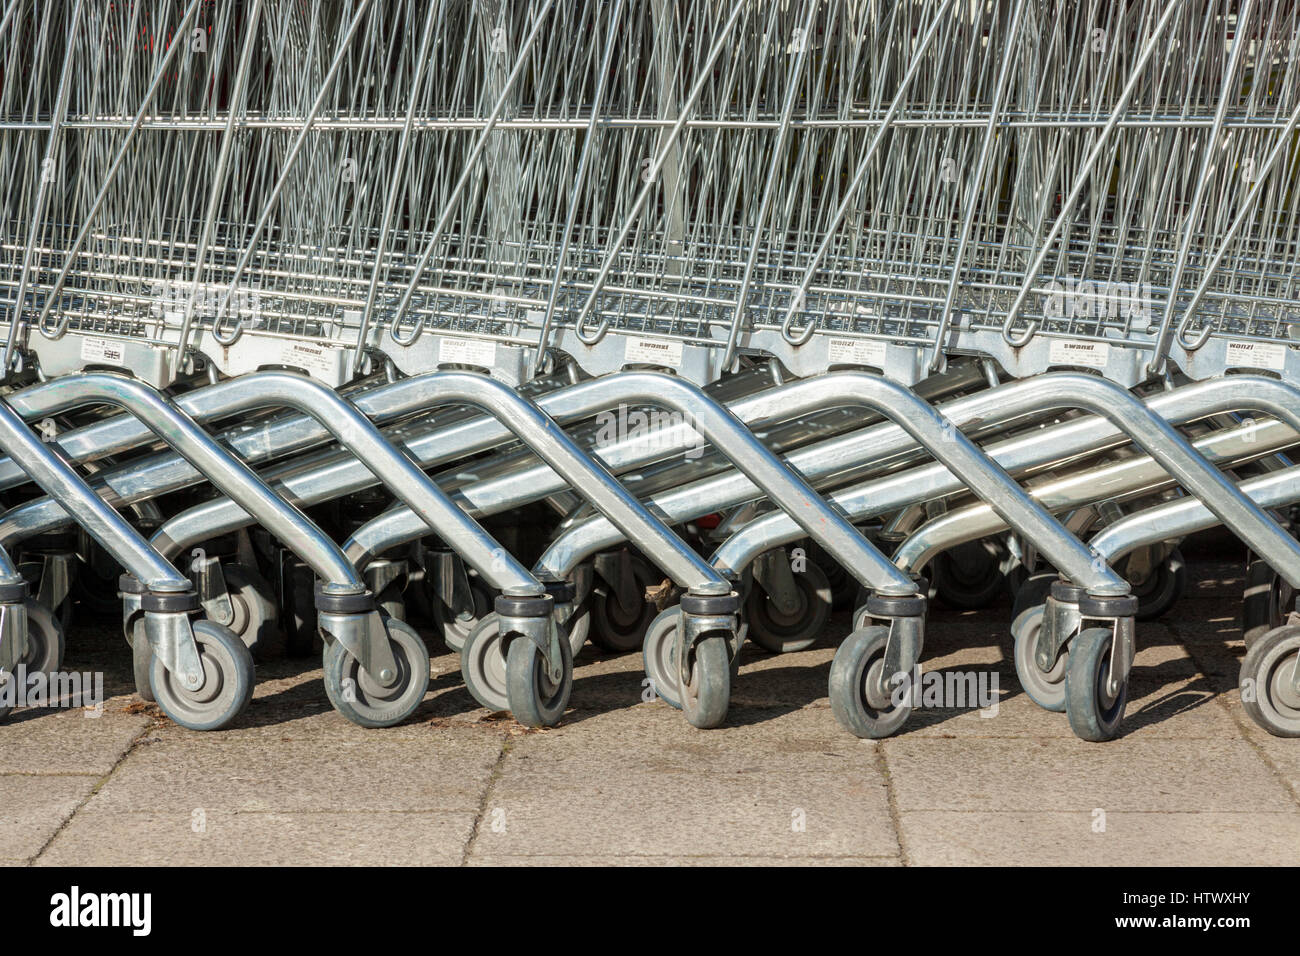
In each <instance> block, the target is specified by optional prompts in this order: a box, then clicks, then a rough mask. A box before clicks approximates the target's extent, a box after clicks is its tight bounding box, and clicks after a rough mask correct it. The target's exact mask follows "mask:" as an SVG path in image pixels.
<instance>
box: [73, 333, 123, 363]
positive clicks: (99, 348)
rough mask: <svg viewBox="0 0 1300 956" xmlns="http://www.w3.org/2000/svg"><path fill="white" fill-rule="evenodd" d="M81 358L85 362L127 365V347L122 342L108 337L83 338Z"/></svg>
mask: <svg viewBox="0 0 1300 956" xmlns="http://www.w3.org/2000/svg"><path fill="white" fill-rule="evenodd" d="M81 360H82V361H83V362H99V363H107V364H109V365H125V364H126V349H125V348H124V347H123V345H122V343H121V342H112V341H110V340H108V339H82V340H81Z"/></svg>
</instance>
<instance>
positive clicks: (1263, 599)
mask: <svg viewBox="0 0 1300 956" xmlns="http://www.w3.org/2000/svg"><path fill="white" fill-rule="evenodd" d="M1293 607H1295V590H1294V589H1293V588H1292V587H1291V585H1289V584H1287V583H1286V581H1284V580H1282V578H1281V577H1280V576H1279V575H1278V574H1277V573H1276V572H1274V570H1273V569H1272V568H1271V567H1269V566H1268V565H1267V564H1265V563H1264V562H1263V561H1261V560H1260V559H1259V558H1254V559H1253V560H1251V562H1250V564H1249V565H1247V567H1246V593H1245V596H1244V597H1243V598H1242V602H1241V631H1242V637H1244V638H1245V640H1246V648H1247V649H1249V648H1250V647H1251V646H1252V645H1254V643H1255V642H1256V641H1257V640H1259V639H1260V638H1261V637H1263V636H1264V635H1265V634H1268V633H1269V632H1270V631H1272V630H1274V629H1276V628H1279V627H1281V626H1282V624H1283V622H1284V621H1285V620H1286V616H1287V614H1288V613H1289V611H1290V609H1291V608H1293Z"/></svg>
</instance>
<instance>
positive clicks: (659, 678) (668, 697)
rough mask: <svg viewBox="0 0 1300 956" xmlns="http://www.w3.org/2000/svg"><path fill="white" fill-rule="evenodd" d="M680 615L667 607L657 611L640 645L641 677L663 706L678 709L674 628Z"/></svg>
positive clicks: (675, 628) (675, 632)
mask: <svg viewBox="0 0 1300 956" xmlns="http://www.w3.org/2000/svg"><path fill="white" fill-rule="evenodd" d="M680 621H681V611H680V610H679V609H678V608H676V607H670V608H667V609H665V610H663V611H660V612H659V614H658V615H656V616H655V619H654V620H653V621H651V622H650V627H649V628H647V629H646V633H645V641H644V642H643V643H642V645H641V660H642V662H643V663H644V664H645V676H646V678H647V679H648V680H649V681H650V686H651V687H652V688H653V689H654V692H655V694H656V695H657V696H658V697H659V699H660V700H662V701H663V702H664V703H665V704H667V705H668V706H670V707H675V708H677V709H678V710H681V709H682V699H681V688H680V687H679V686H678V684H679V683H680V682H679V680H678V678H677V627H678V625H679V623H680Z"/></svg>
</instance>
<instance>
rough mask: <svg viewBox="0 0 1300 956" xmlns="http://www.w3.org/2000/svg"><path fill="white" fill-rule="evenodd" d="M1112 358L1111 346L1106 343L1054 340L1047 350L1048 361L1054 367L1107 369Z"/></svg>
mask: <svg viewBox="0 0 1300 956" xmlns="http://www.w3.org/2000/svg"><path fill="white" fill-rule="evenodd" d="M1109 358H1110V346H1109V345H1107V344H1106V343H1105V342H1075V341H1071V340H1070V339H1052V344H1051V345H1050V346H1049V347H1048V350H1047V360H1048V361H1049V362H1050V363H1051V364H1053V365H1082V366H1084V367H1085V368H1105V367H1106V362H1107V360H1108V359H1109Z"/></svg>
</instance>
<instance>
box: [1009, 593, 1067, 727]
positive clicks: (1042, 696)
mask: <svg viewBox="0 0 1300 956" xmlns="http://www.w3.org/2000/svg"><path fill="white" fill-rule="evenodd" d="M1046 613H1047V608H1045V607H1044V606H1043V605H1041V604H1040V605H1038V607H1031V608H1030V609H1029V610H1027V611H1023V612H1021V614H1020V616H1019V617H1017V618H1016V619H1015V620H1014V621H1012V622H1011V636H1012V638H1013V639H1014V640H1015V655H1014V657H1015V664H1016V678H1017V679H1018V680H1019V681H1020V687H1021V689H1022V690H1023V691H1024V692H1025V693H1026V694H1027V695H1029V699H1030V700H1032V701H1033V702H1034V703H1035V704H1037V705H1038V706H1039V707H1041V708H1043V710H1050V711H1052V712H1053V713H1055V714H1061V713H1064V712H1065V672H1066V668H1067V667H1068V666H1069V661H1070V653H1069V645H1068V644H1067V645H1065V646H1064V647H1062V648H1061V650H1060V653H1059V654H1058V655H1057V658H1056V662H1055V663H1054V664H1053V665H1052V669H1051V670H1050V671H1044V670H1043V669H1042V668H1041V667H1039V666H1038V659H1037V656H1036V651H1037V649H1038V635H1039V633H1040V632H1041V631H1042V629H1043V616H1044V615H1045V614H1046Z"/></svg>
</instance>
